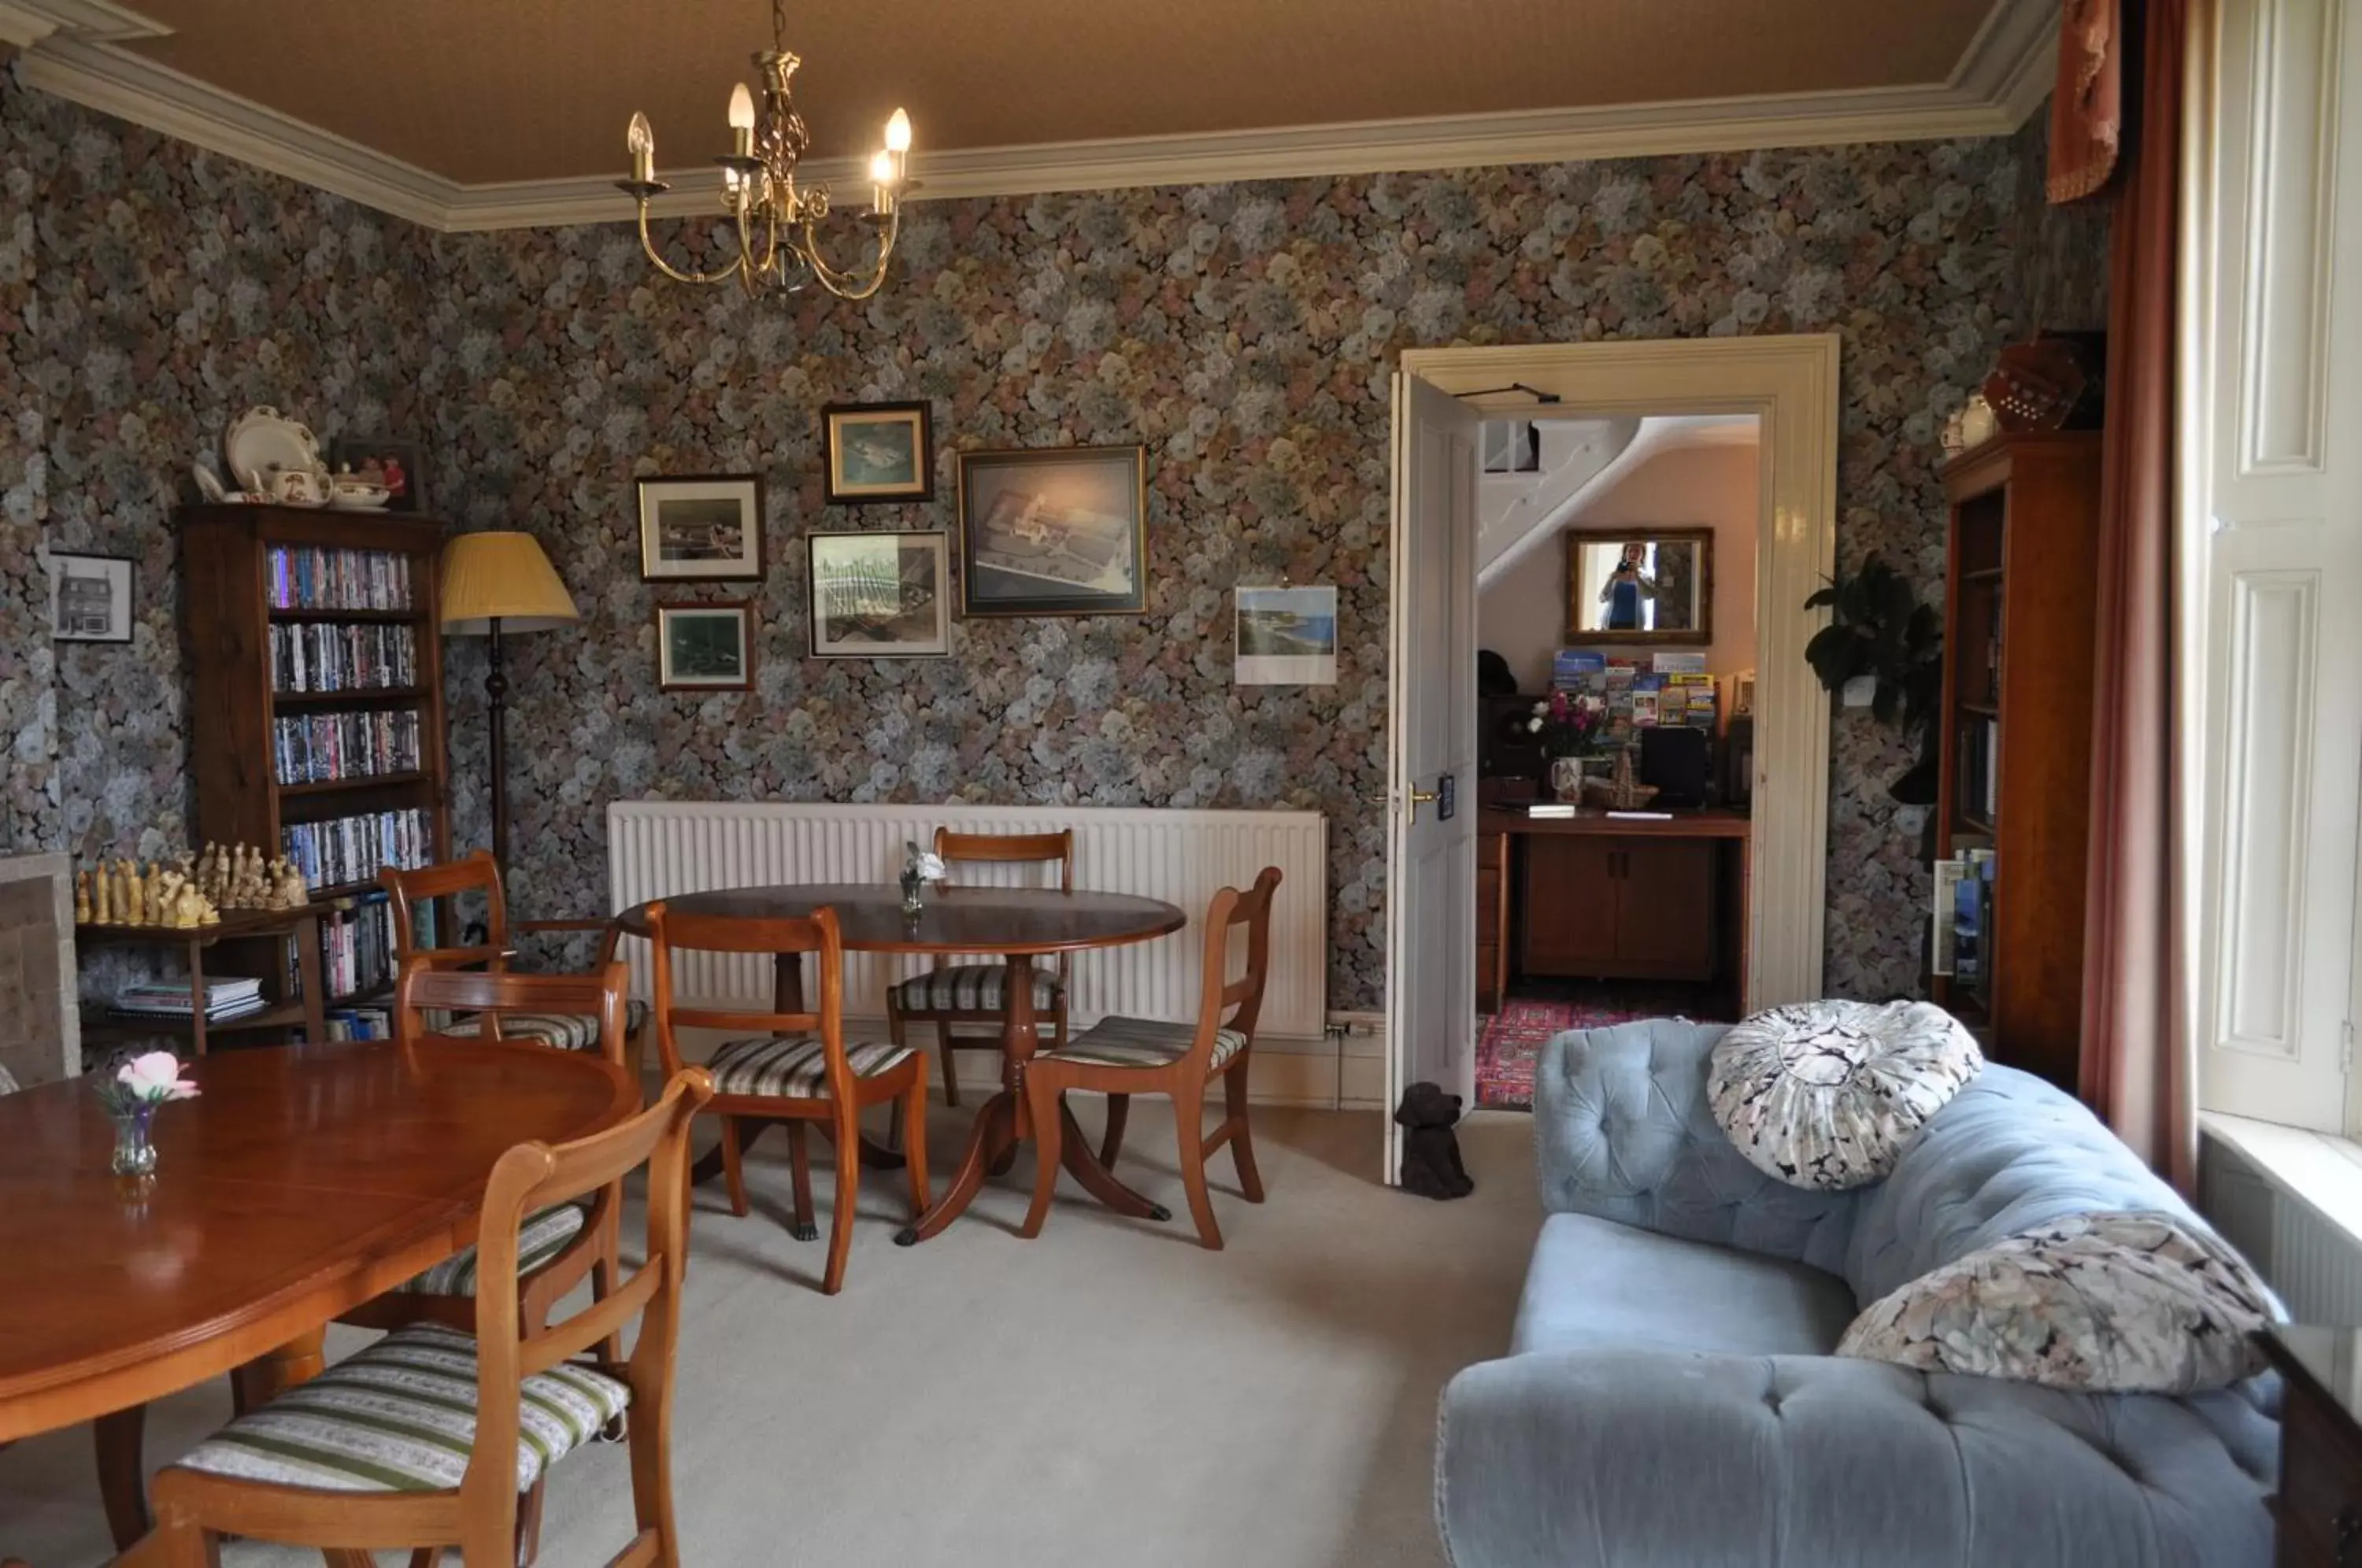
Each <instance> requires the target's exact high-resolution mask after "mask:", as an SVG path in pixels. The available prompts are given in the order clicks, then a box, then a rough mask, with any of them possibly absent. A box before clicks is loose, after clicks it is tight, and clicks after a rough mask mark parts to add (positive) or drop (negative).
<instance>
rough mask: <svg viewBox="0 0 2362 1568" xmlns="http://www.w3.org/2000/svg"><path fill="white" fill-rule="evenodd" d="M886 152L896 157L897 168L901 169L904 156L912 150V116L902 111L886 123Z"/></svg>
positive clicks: (898, 110)
mask: <svg viewBox="0 0 2362 1568" xmlns="http://www.w3.org/2000/svg"><path fill="white" fill-rule="evenodd" d="M886 150H887V151H889V152H890V153H892V154H893V155H894V162H895V167H896V168H898V169H899V168H900V167H901V160H902V155H903V154H904V153H906V152H908V151H910V150H911V116H909V115H907V114H904V113H903V112H902V111H901V110H900V109H896V110H895V111H894V115H893V117H892V118H890V119H889V120H888V121H887V122H886Z"/></svg>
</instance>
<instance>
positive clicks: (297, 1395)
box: [116, 1072, 712, 1568]
mask: <svg viewBox="0 0 2362 1568" xmlns="http://www.w3.org/2000/svg"><path fill="white" fill-rule="evenodd" d="M711 1094H712V1084H711V1082H710V1081H709V1080H708V1079H707V1077H706V1076H705V1075H704V1074H703V1073H701V1072H688V1073H683V1074H681V1075H679V1077H675V1078H674V1079H673V1080H672V1081H671V1082H670V1083H668V1084H667V1085H666V1086H665V1089H664V1093H663V1096H662V1098H661V1099H658V1100H657V1103H656V1104H655V1105H654V1106H652V1107H650V1108H649V1109H648V1110H646V1111H644V1112H642V1113H641V1114H640V1115H638V1116H636V1117H635V1118H633V1119H632V1120H631V1121H627V1122H625V1123H624V1125H622V1126H620V1127H617V1128H615V1129H613V1130H612V1131H610V1132H602V1133H600V1134H598V1135H596V1136H594V1137H590V1138H585V1139H581V1140H579V1142H576V1143H565V1144H560V1145H558V1146H557V1147H556V1148H552V1147H550V1146H549V1145H547V1144H546V1143H524V1144H520V1145H518V1146H517V1147H516V1148H513V1149H511V1150H510V1151H509V1152H508V1153H507V1154H503V1155H502V1157H501V1160H500V1163H499V1164H498V1165H495V1166H493V1168H492V1176H491V1182H490V1183H489V1184H488V1185H487V1187H486V1188H485V1194H484V1208H483V1222H482V1231H481V1236H482V1239H481V1241H480V1243H479V1244H480V1247H481V1249H482V1253H483V1264H484V1266H483V1271H482V1274H483V1289H482V1291H481V1292H480V1294H479V1295H478V1296H477V1297H476V1313H475V1323H474V1334H473V1337H470V1336H469V1334H467V1333H464V1332H459V1331H454V1330H452V1329H450V1328H448V1327H446V1326H444V1325H441V1324H433V1323H420V1324H414V1325H413V1326H411V1327H409V1328H406V1329H402V1330H398V1331H395V1332H393V1333H392V1334H389V1335H387V1336H386V1337H385V1338H384V1339H382V1340H380V1341H378V1342H376V1343H374V1344H372V1345H370V1346H369V1347H368V1348H367V1349H365V1350H362V1351H360V1352H359V1353H356V1354H354V1355H353V1356H351V1357H349V1358H348V1359H347V1360H345V1361H342V1362H339V1363H337V1364H336V1365H335V1366H333V1367H330V1368H329V1369H328V1370H327V1371H326V1372H325V1373H323V1374H321V1375H319V1376H317V1377H315V1378H314V1379H312V1380H311V1381H310V1382H308V1383H304V1384H300V1385H298V1386H295V1387H294V1388H292V1389H290V1390H288V1391H287V1392H286V1393H285V1394H283V1395H281V1397H278V1398H276V1399H274V1400H272V1401H271V1402H270V1404H268V1405H265V1406H263V1407H262V1408H259V1409H257V1410H254V1411H251V1412H249V1413H248V1414H246V1415H243V1416H240V1417H238V1418H237V1419H235V1420H233V1421H231V1422H230V1424H229V1425H227V1426H226V1427H224V1428H223V1429H222V1430H220V1431H218V1432H216V1433H215V1434H214V1436H213V1437H212V1438H210V1439H208V1440H207V1441H204V1442H203V1443H200V1444H198V1445H197V1447H195V1448H194V1449H193V1450H191V1451H190V1452H188V1453H187V1454H185V1455H183V1456H182V1458H181V1459H180V1460H178V1461H177V1462H175V1463H172V1464H171V1465H169V1466H167V1467H166V1468H165V1469H164V1470H163V1471H161V1472H160V1474H158V1475H157V1477H156V1481H155V1485H154V1488H153V1495H154V1498H155V1506H156V1528H155V1529H154V1530H153V1531H152V1532H151V1533H150V1534H149V1535H148V1536H147V1537H146V1538H145V1539H143V1540H141V1541H140V1542H139V1543H138V1545H136V1546H134V1547H133V1548H132V1549H131V1550H130V1551H128V1552H127V1553H126V1554H125V1555H124V1556H122V1557H120V1558H118V1559H117V1560H116V1561H117V1562H119V1563H124V1564H130V1565H134V1568H207V1565H209V1564H212V1563H214V1562H218V1561H219V1559H218V1556H217V1553H218V1551H219V1543H220V1541H221V1540H222V1538H223V1537H225V1536H231V1535H236V1536H243V1537H247V1538H248V1539H251V1540H270V1541H280V1542H285V1543H290V1544H294V1545H302V1546H311V1547H315V1548H317V1549H319V1550H321V1551H323V1553H324V1554H325V1555H326V1558H327V1560H328V1562H330V1563H331V1564H333V1565H335V1568H359V1565H362V1564H366V1563H369V1562H372V1561H373V1559H372V1558H371V1557H370V1552H371V1551H373V1550H376V1549H380V1548H393V1549H411V1550H412V1551H413V1552H414V1555H413V1557H412V1559H411V1561H412V1563H413V1565H414V1568H435V1565H436V1562H438V1561H439V1560H440V1558H441V1556H442V1554H443V1552H444V1551H446V1550H447V1549H451V1548H457V1549H458V1551H459V1552H460V1553H461V1555H462V1557H463V1558H464V1559H465V1561H466V1562H469V1563H470V1564H475V1565H478V1568H490V1565H491V1564H496V1563H500V1562H505V1561H508V1560H510V1557H511V1554H512V1553H513V1551H514V1550H515V1547H514V1541H515V1540H516V1536H517V1520H518V1501H517V1499H518V1495H519V1492H520V1489H521V1485H520V1484H521V1483H523V1484H527V1485H537V1484H538V1483H539V1481H540V1478H541V1476H542V1474H544V1473H545V1471H546V1469H547V1467H548V1466H549V1465H551V1464H553V1463H557V1462H558V1461H559V1460H561V1459H563V1458H564V1457H565V1456H566V1455H567V1454H568V1453H569V1452H572V1451H573V1450H575V1449H577V1448H579V1447H581V1446H582V1445H583V1444H584V1443H587V1442H588V1441H590V1439H591V1438H592V1437H594V1436H596V1435H597V1434H599V1433H600V1432H601V1431H602V1430H605V1429H608V1428H610V1427H612V1426H613V1424H614V1423H616V1422H617V1421H618V1420H620V1419H622V1418H623V1417H624V1415H625V1414H626V1412H628V1413H629V1415H630V1417H631V1423H630V1438H631V1450H632V1453H631V1460H632V1465H631V1473H632V1498H633V1503H634V1507H635V1516H636V1525H637V1529H636V1533H635V1535H634V1536H633V1538H632V1540H630V1541H629V1542H628V1543H627V1544H626V1545H625V1546H624V1550H623V1551H620V1552H618V1553H617V1554H616V1555H615V1556H614V1558H613V1560H612V1561H613V1562H617V1563H628V1564H656V1565H658V1568H670V1565H672V1564H676V1563H678V1562H679V1560H680V1541H679V1533H678V1530H677V1529H676V1526H675V1523H674V1511H673V1499H672V1482H671V1452H670V1443H671V1430H672V1386H673V1360H674V1353H675V1350H676V1348H677V1346H678V1343H679V1332H680V1282H681V1264H682V1259H683V1255H684V1253H685V1252H686V1249H687V1246H688V1240H689V1132H690V1121H691V1119H692V1117H693V1116H694V1114H695V1112H696V1111H697V1110H698V1108H699V1107H700V1106H701V1105H703V1104H704V1103H705V1101H706V1099H707V1098H708V1097H709V1096H710V1095H711ZM641 1166H646V1169H647V1173H648V1206H647V1213H648V1220H647V1262H646V1264H643V1265H642V1266H641V1267H640V1268H639V1269H638V1270H637V1271H635V1273H634V1274H633V1275H631V1277H630V1278H628V1279H626V1280H624V1281H622V1282H621V1283H620V1284H619V1285H618V1286H617V1288H616V1289H615V1291H614V1293H613V1294H612V1295H610V1296H608V1297H605V1298H604V1299H602V1300H600V1301H597V1302H594V1303H593V1304H591V1305H590V1307H588V1308H586V1309H583V1310H582V1311H580V1312H578V1313H576V1314H575V1315H574V1316H572V1317H571V1318H568V1319H567V1320H564V1321H562V1322H557V1323H551V1324H547V1325H545V1326H542V1327H539V1328H534V1329H527V1328H525V1327H524V1300H523V1297H522V1296H521V1295H520V1293H519V1291H518V1289H517V1285H516V1280H517V1275H518V1274H519V1272H520V1270H519V1266H518V1265H519V1261H520V1258H521V1255H522V1252H523V1241H522V1231H523V1229H524V1223H525V1220H526V1217H527V1216H528V1215H532V1214H535V1213H541V1212H546V1210H548V1209H552V1208H554V1207H559V1206H563V1205H566V1204H568V1203H571V1202H573V1201H574V1200H576V1199H579V1198H583V1197H586V1196H588V1195H590V1194H593V1193H602V1194H603V1193H606V1192H610V1191H613V1189H615V1188H616V1187H618V1186H619V1185H620V1184H621V1183H622V1181H623V1178H624V1176H625V1175H626V1174H627V1173H628V1172H631V1171H633V1170H635V1169H638V1168H639V1167H641ZM635 1319H636V1320H638V1321H639V1325H640V1330H639V1333H638V1335H637V1337H636V1338H635V1341H634V1342H633V1345H632V1354H631V1358H630V1359H629V1360H628V1361H618V1360H616V1359H614V1357H613V1355H612V1354H607V1355H603V1356H601V1357H595V1358H590V1359H585V1356H586V1353H588V1352H590V1351H591V1350H592V1349H593V1347H597V1346H602V1345H613V1343H615V1342H617V1341H618V1340H619V1339H620V1338H621V1336H622V1333H623V1331H624V1328H625V1327H626V1326H627V1325H629V1324H630V1323H631V1322H632V1321H633V1320H635Z"/></svg>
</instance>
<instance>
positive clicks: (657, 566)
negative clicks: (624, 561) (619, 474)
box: [639, 474, 763, 582]
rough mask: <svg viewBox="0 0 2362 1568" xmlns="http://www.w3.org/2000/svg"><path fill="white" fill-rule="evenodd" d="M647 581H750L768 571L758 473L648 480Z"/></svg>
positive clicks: (642, 487)
mask: <svg viewBox="0 0 2362 1568" xmlns="http://www.w3.org/2000/svg"><path fill="white" fill-rule="evenodd" d="M639 492H640V580H641V581H642V582H745V581H759V580H761V579H762V576H763V480H762V476H760V475H759V474H702V475H697V476H694V477H684V478H679V479H673V478H664V479H644V480H640V481H639Z"/></svg>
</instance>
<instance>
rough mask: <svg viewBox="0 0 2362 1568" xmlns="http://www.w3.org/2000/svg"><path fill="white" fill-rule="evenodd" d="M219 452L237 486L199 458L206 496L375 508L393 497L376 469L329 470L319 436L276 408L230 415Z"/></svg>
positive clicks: (200, 479)
mask: <svg viewBox="0 0 2362 1568" xmlns="http://www.w3.org/2000/svg"><path fill="white" fill-rule="evenodd" d="M222 457H223V458H224V460H225V463H226V467H227V468H228V469H229V473H230V477H231V478H232V479H234V480H237V484H238V486H239V487H240V488H238V489H237V490H232V489H230V488H229V486H227V485H226V484H225V483H223V482H222V480H221V479H220V478H219V477H218V476H216V475H215V473H214V471H213V470H212V469H209V468H207V467H206V466H205V465H204V464H203V463H199V464H198V465H196V479H197V489H198V491H200V492H202V493H203V494H204V498H205V499H206V500H207V501H212V502H250V503H257V504H274V503H275V504H277V505H280V506H333V507H337V508H340V509H342V510H346V511H351V512H378V511H382V510H383V509H384V508H385V506H386V504H387V503H388V502H391V501H392V499H393V492H392V491H391V490H390V489H389V488H388V487H387V486H386V485H385V483H384V482H383V481H382V480H381V478H380V477H378V476H376V475H372V474H368V473H354V472H353V471H352V470H351V469H349V468H348V469H345V470H343V471H341V472H338V473H333V474H332V473H330V472H329V471H328V465H327V463H326V461H324V460H323V459H322V458H321V456H320V443H319V440H318V438H317V437H315V436H314V435H313V434H312V432H311V431H310V430H309V429H307V428H306V427H305V426H304V425H299V424H297V423H296V422H295V421H294V420H292V419H289V418H286V417H284V416H283V415H281V414H280V412H279V411H278V410H277V409H275V408H268V407H265V408H249V409H248V410H247V411H246V412H245V413H244V414H240V415H238V416H237V419H236V420H234V421H232V422H231V424H230V427H229V431H228V433H227V434H226V435H225V436H223V437H222Z"/></svg>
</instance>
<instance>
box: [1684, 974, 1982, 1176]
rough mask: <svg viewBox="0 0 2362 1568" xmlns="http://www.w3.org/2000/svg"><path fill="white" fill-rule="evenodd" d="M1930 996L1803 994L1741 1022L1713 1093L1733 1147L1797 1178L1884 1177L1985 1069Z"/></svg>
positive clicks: (1719, 1054)
mask: <svg viewBox="0 0 2362 1568" xmlns="http://www.w3.org/2000/svg"><path fill="white" fill-rule="evenodd" d="M1984 1065H1985V1064H1984V1055H1983V1053H1981V1052H1980V1051H1979V1050H1978V1049H1977V1043H1976V1041H1975V1039H1974V1038H1972V1037H1971V1036H1970V1033H1969V1032H1968V1031H1967V1030H1966V1029H1963V1028H1962V1027H1961V1026H1960V1024H1959V1021H1958V1020H1957V1019H1955V1018H1953V1017H1952V1015H1951V1014H1950V1013H1948V1012H1946V1011H1945V1010H1943V1009H1942V1008H1939V1007H1937V1006H1935V1005H1934V1004H1933V1003H1930V1002H1886V1003H1871V1002H1856V1001H1819V1002H1803V1003H1799V1004H1796V1005H1794V1006H1791V1007H1780V1008H1773V1009H1772V1010H1770V1011H1769V1012H1759V1013H1757V1014H1755V1015H1754V1016H1753V1017H1751V1018H1749V1019H1747V1020H1746V1021H1743V1022H1740V1023H1738V1024H1734V1025H1733V1026H1732V1027H1731V1030H1730V1032H1728V1033H1727V1034H1726V1035H1724V1036H1723V1037H1722V1042H1721V1043H1720V1044H1718V1045H1716V1047H1715V1049H1714V1061H1713V1064H1712V1066H1711V1067H1710V1068H1709V1070H1708V1073H1707V1077H1706V1098H1707V1100H1708V1102H1709V1103H1710V1104H1712V1106H1713V1107H1714V1114H1715V1120H1716V1121H1719V1122H1720V1123H1721V1124H1722V1130H1723V1131H1724V1132H1727V1133H1728V1134H1729V1136H1730V1141H1731V1143H1734V1144H1736V1145H1737V1146H1738V1152H1739V1153H1740V1154H1744V1155H1746V1156H1747V1159H1748V1162H1749V1164H1751V1165H1754V1166H1755V1167H1756V1168H1757V1169H1758V1170H1760V1171H1762V1172H1763V1173H1764V1174H1765V1175H1767V1176H1777V1177H1779V1178H1780V1179H1781V1180H1782V1181H1784V1182H1787V1183H1788V1184H1789V1185H1791V1186H1793V1187H1812V1188H1817V1189H1820V1190H1824V1191H1838V1190H1841V1189H1843V1188H1846V1187H1861V1186H1865V1185H1867V1184H1868V1183H1871V1182H1874V1181H1881V1180H1883V1179H1884V1178H1885V1177H1886V1176H1887V1175H1888V1173H1890V1172H1891V1171H1893V1169H1894V1162H1895V1161H1896V1160H1898V1159H1900V1158H1902V1155H1903V1151H1904V1148H1906V1147H1907V1146H1909V1144H1910V1143H1911V1140H1912V1138H1913V1137H1914V1136H1915V1134H1916V1133H1917V1132H1918V1131H1919V1129H1920V1127H1921V1126H1922V1125H1924V1124H1925V1123H1926V1120H1927V1119H1928V1118H1929V1117H1931V1116H1933V1115H1935V1114H1936V1112H1937V1111H1939V1110H1943V1109H1944V1107H1945V1106H1946V1105H1948V1104H1949V1103H1950V1102H1951V1099H1952V1097H1953V1096H1954V1095H1956V1094H1958V1093H1959V1091H1960V1088H1961V1086H1962V1085H1964V1084H1966V1083H1967V1082H1968V1081H1969V1080H1970V1078H1973V1077H1976V1076H1977V1074H1978V1073H1979V1072H1981V1071H1982V1070H1983V1068H1984Z"/></svg>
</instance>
